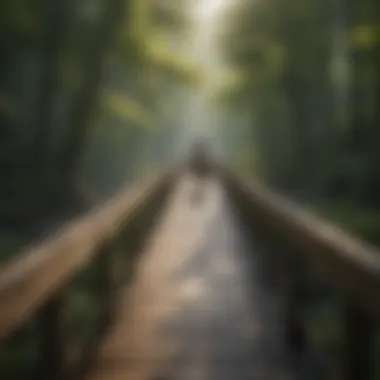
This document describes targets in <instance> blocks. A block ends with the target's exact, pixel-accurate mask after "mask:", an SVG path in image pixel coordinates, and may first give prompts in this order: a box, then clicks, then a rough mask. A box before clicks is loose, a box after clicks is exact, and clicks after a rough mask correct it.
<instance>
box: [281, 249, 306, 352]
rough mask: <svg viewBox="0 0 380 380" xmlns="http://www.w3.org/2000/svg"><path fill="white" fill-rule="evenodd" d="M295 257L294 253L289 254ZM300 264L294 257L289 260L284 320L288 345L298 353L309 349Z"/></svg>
mask: <svg viewBox="0 0 380 380" xmlns="http://www.w3.org/2000/svg"><path fill="white" fill-rule="evenodd" d="M289 255H293V253H289ZM300 270H301V267H300V263H299V262H298V260H296V259H295V258H294V257H289V258H288V263H287V268H286V274H285V284H284V291H285V294H284V306H285V307H284V309H285V310H284V319H285V321H284V322H285V325H284V327H285V341H286V344H287V345H288V346H289V347H290V348H291V349H292V350H294V351H296V352H302V351H304V350H306V349H307V345H308V341H307V333H306V327H305V323H304V321H303V318H302V300H301V298H302V297H301V292H302V281H301V278H300Z"/></svg>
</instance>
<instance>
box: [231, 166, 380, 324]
mask: <svg viewBox="0 0 380 380" xmlns="http://www.w3.org/2000/svg"><path fill="white" fill-rule="evenodd" d="M224 173H228V174H227V175H226V177H225V179H226V180H227V182H228V186H229V187H230V188H233V191H235V192H236V194H237V193H239V196H240V197H243V198H244V201H245V203H246V204H247V206H249V207H250V209H251V210H252V212H253V213H255V216H254V217H255V218H257V219H258V220H259V221H260V223H263V224H265V225H266V226H268V227H269V228H270V229H272V231H274V232H276V233H278V234H279V235H281V236H282V238H283V239H284V240H286V241H287V242H288V243H289V245H290V246H292V247H294V249H295V250H296V251H297V252H300V253H302V255H303V256H304V257H305V258H306V259H308V260H310V261H311V262H312V263H313V264H316V268H319V269H320V271H322V272H323V275H325V276H326V278H328V279H329V280H330V282H332V283H333V285H334V286H335V287H336V289H337V290H339V291H341V292H342V293H343V294H344V296H346V297H349V298H352V300H353V301H354V302H356V303H358V304H359V305H361V306H362V307H363V308H365V309H366V311H367V312H368V313H369V314H372V315H376V317H378V318H380V302H379V294H380V252H378V251H377V250H376V249H375V248H374V247H371V246H370V245H369V244H366V243H364V242H362V241H360V240H359V239H357V238H355V237H353V236H351V235H350V234H348V233H346V232H344V231H343V230H341V229H339V228H338V227H336V226H334V225H332V224H331V223H328V222H327V221H325V220H322V219H321V218H319V217H317V216H316V215H314V214H312V213H311V212H308V211H306V210H305V209H302V208H301V207H299V206H297V205H296V204H295V203H294V202H290V201H289V200H286V199H285V198H283V197H280V196H279V195H277V194H275V193H274V192H273V191H271V190H270V189H269V188H267V187H265V186H264V185H262V184H260V183H258V182H255V181H249V182H248V181H246V180H245V179H243V178H242V177H239V176H238V175H236V174H234V173H231V172H227V171H225V172H224Z"/></svg>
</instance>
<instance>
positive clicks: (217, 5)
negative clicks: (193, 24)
mask: <svg viewBox="0 0 380 380" xmlns="http://www.w3.org/2000/svg"><path fill="white" fill-rule="evenodd" d="M199 3H200V4H199V8H198V9H199V16H200V17H201V18H203V19H209V18H212V17H213V16H214V15H215V14H216V13H218V12H220V10H221V8H223V6H224V5H226V0H199Z"/></svg>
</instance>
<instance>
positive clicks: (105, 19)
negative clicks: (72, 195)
mask: <svg viewBox="0 0 380 380" xmlns="http://www.w3.org/2000/svg"><path fill="white" fill-rule="evenodd" d="M124 3H125V0H107V1H104V6H105V9H104V11H103V14H102V17H101V20H100V25H99V26H98V28H97V30H96V32H95V36H94V39H93V41H92V46H91V47H90V49H89V52H88V55H87V57H86V60H85V65H86V70H87V71H86V77H85V80H84V85H83V90H82V92H81V94H80V96H79V99H78V101H77V103H76V105H75V107H74V111H73V113H72V116H71V122H70V123H69V128H70V129H69V131H68V135H67V139H66V142H65V148H64V152H63V155H62V160H61V162H60V169H61V173H62V175H63V180H64V181H65V182H66V184H67V185H68V186H72V184H73V183H74V182H75V181H76V179H77V176H78V173H77V172H78V166H79V164H80V160H81V156H82V153H83V150H84V146H85V141H86V137H87V131H88V127H89V124H90V122H91V117H92V116H93V114H94V112H95V111H96V106H97V100H98V95H99V90H100V87H101V82H102V74H103V70H104V64H105V57H106V52H107V47H108V46H109V44H110V42H111V41H112V37H113V34H114V33H113V32H114V30H115V25H116V23H117V21H118V19H119V17H120V16H121V15H122V14H123V10H122V8H123V5H124Z"/></svg>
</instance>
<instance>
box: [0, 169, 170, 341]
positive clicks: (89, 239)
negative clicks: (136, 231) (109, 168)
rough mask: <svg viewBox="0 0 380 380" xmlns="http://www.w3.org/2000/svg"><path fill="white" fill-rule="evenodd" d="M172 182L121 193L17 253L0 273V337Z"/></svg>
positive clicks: (161, 179)
mask: <svg viewBox="0 0 380 380" xmlns="http://www.w3.org/2000/svg"><path fill="white" fill-rule="evenodd" d="M173 179H174V174H173V173H165V174H160V175H158V176H157V177H156V178H154V179H153V180H152V179H151V180H148V181H146V182H145V183H142V184H139V185H136V186H134V187H132V188H127V189H123V190H122V191H121V192H120V194H119V195H117V196H116V197H115V198H113V199H112V200H111V201H109V202H107V204H105V205H103V206H102V207H100V208H99V209H97V210H95V211H93V212H91V213H90V214H89V215H87V216H85V217H82V218H79V219H78V220H75V221H74V222H71V223H69V224H68V225H67V226H65V227H64V228H62V229H61V230H60V231H58V232H57V233H56V234H55V235H54V236H52V237H51V238H50V239H48V241H45V242H43V243H42V244H39V245H37V246H36V247H33V248H30V249H27V250H26V251H25V252H22V253H21V254H20V255H19V256H18V257H17V258H16V259H15V260H13V261H12V262H11V263H10V264H9V265H7V266H5V267H3V268H1V271H0V310H1V313H0V339H4V338H6V337H7V336H8V335H9V334H10V333H11V332H12V331H13V330H14V329H15V328H16V327H18V326H20V325H21V324H22V323H23V322H24V321H26V320H27V319H28V318H29V316H30V315H31V314H32V313H34V312H35V311H37V310H38V309H39V308H40V307H41V306H42V304H43V303H44V302H46V301H47V300H48V299H49V298H50V297H51V296H52V295H53V294H54V293H55V292H57V291H58V290H59V289H60V288H62V287H63V286H64V285H65V284H66V283H67V282H68V281H69V280H70V279H71V278H72V277H73V276H74V275H75V273H76V272H77V270H79V269H80V268H81V267H83V266H84V265H85V264H87V263H88V262H89V261H91V259H92V258H93V257H94V255H95V254H96V252H97V251H98V248H99V247H100V246H101V244H102V243H103V242H104V241H106V240H107V239H108V238H111V237H112V236H113V235H115V234H117V232H118V230H119V229H120V228H121V227H122V226H123V225H125V224H126V223H128V222H129V221H131V220H132V219H133V218H134V217H135V216H136V215H137V214H138V213H139V212H140V210H141V209H142V208H143V207H144V205H145V204H146V203H147V202H149V200H150V199H151V198H152V197H154V195H155V194H157V193H158V192H159V191H160V189H163V188H164V187H165V186H167V185H169V183H170V182H171V181H173Z"/></svg>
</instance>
